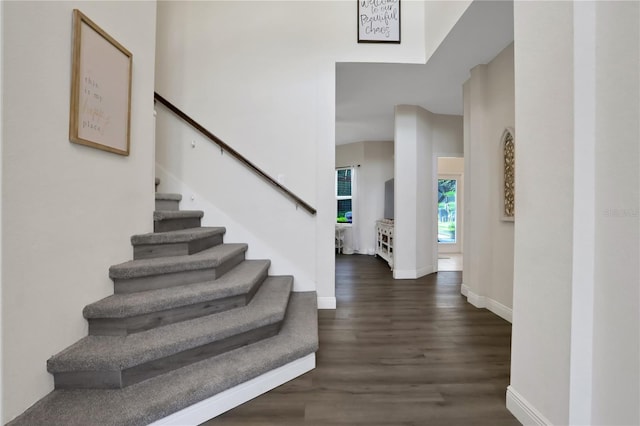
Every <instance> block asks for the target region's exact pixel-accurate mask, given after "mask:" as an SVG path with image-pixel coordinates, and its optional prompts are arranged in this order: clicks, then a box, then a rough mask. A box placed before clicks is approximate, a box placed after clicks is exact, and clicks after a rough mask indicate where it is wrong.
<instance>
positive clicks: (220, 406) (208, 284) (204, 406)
mask: <svg viewBox="0 0 640 426" xmlns="http://www.w3.org/2000/svg"><path fill="white" fill-rule="evenodd" d="M180 199H181V197H180V196H179V195H177V194H158V193H156V211H155V212H154V232H153V233H150V234H144V235H135V236H133V237H132V238H131V243H132V245H133V260H131V261H129V262H125V263H122V264H119V265H114V266H112V267H111V268H110V269H109V276H110V278H111V279H112V280H113V282H114V294H113V295H112V296H109V297H107V298H105V299H102V300H100V301H98V302H95V303H92V304H90V305H88V306H86V307H85V308H84V310H83V315H84V317H85V318H86V319H87V321H88V323H89V335H88V336H87V337H85V338H83V339H81V340H80V341H78V342H76V343H75V344H74V345H72V346H70V347H68V348H67V349H65V350H63V351H62V352H60V353H58V354H57V355H54V356H53V357H51V358H50V359H49V360H48V361H47V369H48V371H49V372H50V373H51V374H53V377H54V383H55V390H54V391H53V392H51V393H50V394H49V395H47V396H46V397H44V398H43V399H42V400H40V401H38V402H37V403H36V404H35V405H34V406H32V407H31V408H29V409H28V410H27V411H26V412H25V413H23V414H22V415H21V416H19V417H18V418H16V419H15V420H13V421H12V422H10V423H9V424H10V425H40V424H59V425H62V424H64V425H83V426H88V425H110V424H113V425H115V424H117V425H144V424H149V423H151V422H154V421H156V420H158V419H163V418H165V417H166V419H164V420H161V422H164V423H162V424H185V422H194V420H193V419H198V420H199V421H204V420H206V419H207V418H209V417H213V416H215V415H217V414H220V413H221V412H224V411H226V410H227V409H229V408H232V407H233V406H236V405H239V404H240V403H242V402H244V401H246V400H248V399H250V398H252V397H254V396H256V395H258V394H260V393H263V392H265V391H267V390H268V389H270V388H272V387H274V386H277V385H278V384H280V383H283V382H285V381H287V380H290V379H291V378H293V377H295V376H296V375H299V374H302V373H303V372H305V371H308V370H309V369H310V368H312V367H313V363H314V358H313V357H314V353H315V351H316V350H317V348H318V335H317V313H316V309H317V307H316V294H315V292H305V293H295V292H292V288H293V277H291V276H269V275H268V270H269V265H270V261H269V260H247V259H245V253H246V251H247V245H246V244H225V243H223V237H224V234H225V229H224V228H219V227H201V226H200V221H201V218H202V216H203V213H202V212H201V211H181V210H179V209H178V205H179V202H180ZM310 363H311V365H310ZM265 377H266V378H265ZM263 378H264V379H263ZM239 389H242V390H239ZM243 395H244V396H243ZM201 401H202V402H201ZM196 403H199V404H198V406H197V407H198V412H199V414H198V415H196V416H195V417H194V414H193V413H192V412H190V411H189V410H191V409H192V408H188V407H193V406H194V404H196ZM180 410H182V411H180ZM176 412H178V413H176ZM173 413H176V414H173ZM170 415H172V416H170ZM167 416H170V417H167ZM180 416H182V417H180ZM185 416H186V417H185ZM189 416H191V417H189ZM172 419H173V420H172ZM172 422H173V423H172Z"/></svg>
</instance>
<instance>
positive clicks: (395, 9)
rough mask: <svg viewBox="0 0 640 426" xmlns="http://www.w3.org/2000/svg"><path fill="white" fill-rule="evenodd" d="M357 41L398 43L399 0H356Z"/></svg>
mask: <svg viewBox="0 0 640 426" xmlns="http://www.w3.org/2000/svg"><path fill="white" fill-rule="evenodd" d="M358 43H400V0H358Z"/></svg>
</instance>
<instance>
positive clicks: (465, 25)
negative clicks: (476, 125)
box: [336, 0, 513, 145]
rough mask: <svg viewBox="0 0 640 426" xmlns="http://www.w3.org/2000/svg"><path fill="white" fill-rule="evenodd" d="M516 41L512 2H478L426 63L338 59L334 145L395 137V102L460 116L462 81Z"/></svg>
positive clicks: (473, 4)
mask: <svg viewBox="0 0 640 426" xmlns="http://www.w3.org/2000/svg"><path fill="white" fill-rule="evenodd" d="M512 41H513V2H512V1H482V0H476V1H474V2H473V3H472V4H471V5H470V6H469V8H468V9H467V10H466V12H465V13H464V15H463V16H462V17H461V18H460V20H459V21H458V22H457V23H456V25H455V27H454V28H453V30H452V31H451V32H450V33H449V35H448V36H447V37H446V38H445V40H444V41H443V42H442V44H441V45H440V46H439V47H438V49H437V50H436V52H435V53H434V54H433V55H432V56H431V58H429V61H428V62H427V63H426V64H424V65H413V64H412V65H410V64H374V63H338V64H337V65H336V144H337V145H343V144H348V143H353V142H360V141H381V140H393V132H394V106H395V105H419V106H421V107H423V108H425V109H427V110H429V111H431V112H434V113H437V114H454V115H462V84H463V83H464V82H465V81H466V80H467V79H468V78H469V70H470V69H471V68H473V67H474V66H476V65H478V64H486V63H488V62H490V61H491V59H493V58H494V57H495V56H496V55H497V54H498V53H500V52H501V51H502V50H503V49H504V48H505V47H507V46H508V45H509V44H511V42H512Z"/></svg>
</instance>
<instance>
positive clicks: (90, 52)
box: [69, 9, 133, 155]
mask: <svg viewBox="0 0 640 426" xmlns="http://www.w3.org/2000/svg"><path fill="white" fill-rule="evenodd" d="M132 65H133V54H132V53H131V52H129V51H128V50H127V49H126V48H125V47H124V46H122V45H121V44H120V43H118V42H117V41H116V40H115V39H114V38H113V37H111V36H110V35H109V34H107V33H106V32H105V31H104V30H103V29H102V28H100V27H99V26H98V25H97V24H96V23H95V22H93V21H92V20H91V19H89V18H88V17H87V16H86V15H84V14H83V13H82V12H80V11H79V10H77V9H74V11H73V64H72V75H71V108H70V109H71V111H70V119H69V140H70V141H71V142H74V143H78V144H81V145H87V146H91V147H93V148H98V149H101V150H104V151H109V152H113V153H116V154H120V155H129V147H130V127H131V124H130V122H131V74H132Z"/></svg>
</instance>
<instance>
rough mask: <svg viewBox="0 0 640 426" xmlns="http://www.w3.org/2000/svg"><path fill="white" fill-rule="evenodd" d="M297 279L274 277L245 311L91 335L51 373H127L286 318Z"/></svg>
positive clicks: (53, 364) (59, 358) (53, 362)
mask: <svg viewBox="0 0 640 426" xmlns="http://www.w3.org/2000/svg"><path fill="white" fill-rule="evenodd" d="M292 286H293V278H292V277H290V276H285V277H268V278H267V279H266V280H265V282H264V283H262V285H261V286H260V289H259V290H258V292H257V293H256V295H255V296H254V297H253V299H252V300H251V303H249V305H247V306H245V307H241V308H236V309H232V310H229V311H225V312H219V313H217V314H213V315H208V316H204V317H200V318H196V319H192V320H189V321H182V322H178V323H175V324H169V325H166V326H164V327H159V328H155V329H151V330H148V331H145V332H141V333H136V334H131V335H128V336H87V337H85V338H83V339H81V340H79V341H78V342H77V343H75V344H73V345H71V346H70V347H68V348H67V349H65V350H64V351H62V352H60V353H59V354H57V355H55V356H53V357H51V358H50V359H49V360H48V361H47V370H48V371H49V372H51V373H59V372H64V371H103V370H122V369H125V368H131V367H133V366H137V365H140V364H143V363H145V362H149V361H152V360H156V359H160V358H164V357H167V356H170V355H173V354H176V353H179V352H182V351H185V350H189V349H192V348H196V347H199V346H203V345H205V344H208V343H211V342H216V341H220V340H222V339H225V338H227V337H230V336H234V335H237V334H240V333H244V332H246V331H249V330H253V329H255V328H259V327H263V326H266V325H269V324H275V323H277V322H280V321H282V319H283V318H284V315H285V312H286V309H287V303H288V301H289V295H290V292H291V289H292Z"/></svg>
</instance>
